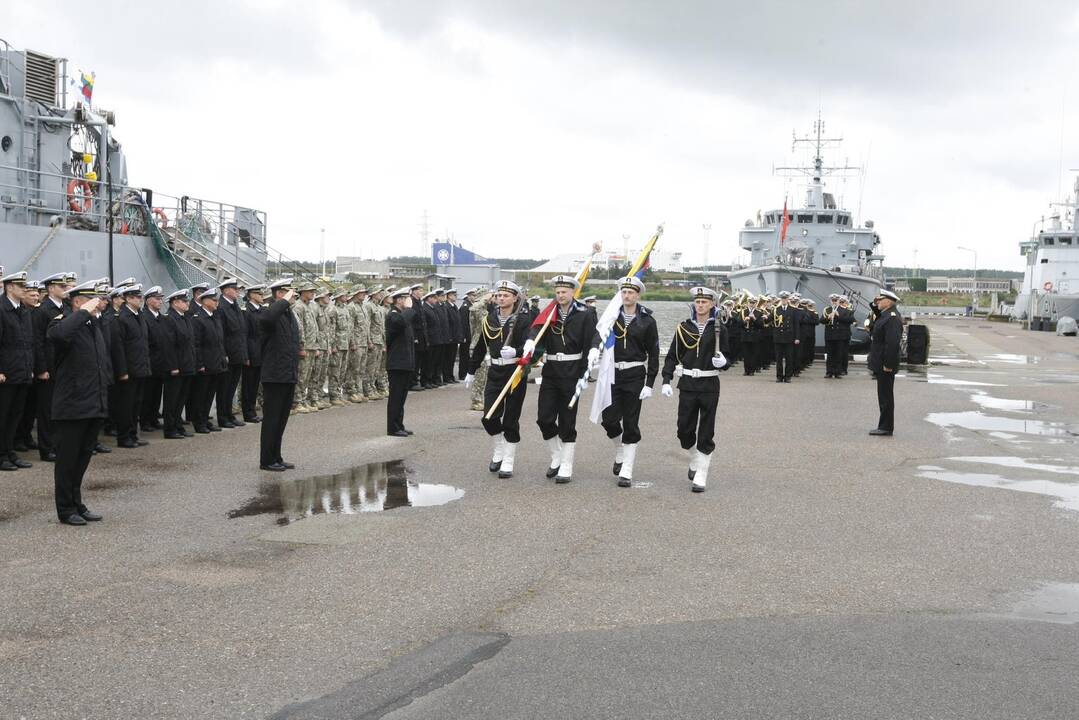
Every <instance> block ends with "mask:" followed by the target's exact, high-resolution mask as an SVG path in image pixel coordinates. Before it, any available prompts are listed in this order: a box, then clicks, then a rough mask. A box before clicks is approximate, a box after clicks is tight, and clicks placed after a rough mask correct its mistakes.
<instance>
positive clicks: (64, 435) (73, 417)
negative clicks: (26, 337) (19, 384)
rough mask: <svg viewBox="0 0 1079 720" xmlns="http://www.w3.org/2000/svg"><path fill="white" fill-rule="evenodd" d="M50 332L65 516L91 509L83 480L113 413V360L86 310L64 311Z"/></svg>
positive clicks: (57, 476)
mask: <svg viewBox="0 0 1079 720" xmlns="http://www.w3.org/2000/svg"><path fill="white" fill-rule="evenodd" d="M46 335H47V339H48V342H49V344H50V345H51V346H52V350H51V352H52V355H53V362H54V363H55V372H54V375H53V394H52V424H53V438H54V447H55V450H56V463H55V465H54V467H53V482H54V485H55V493H56V514H57V516H58V517H59V518H60V519H61V520H64V519H66V518H68V517H70V516H72V515H75V514H82V513H85V512H86V511H87V508H86V505H84V504H83V502H82V479H83V475H85V474H86V468H87V467H88V466H89V465H90V458H91V456H92V455H93V450H94V446H95V445H96V444H97V434H98V432H99V431H100V430H101V424H102V423H103V422H104V419H105V416H106V415H107V414H108V389H109V386H110V385H111V384H112V364H111V362H110V359H109V348H108V345H107V343H106V341H105V337H104V335H103V334H102V328H101V321H100V320H99V319H98V318H94V317H91V316H90V313H88V312H86V311H85V310H79V311H78V312H73V313H70V314H68V315H67V316H66V317H63V316H61V315H59V314H58V315H57V316H56V318H55V319H54V320H53V321H52V322H51V323H50V325H49V327H48V330H47V331H46Z"/></svg>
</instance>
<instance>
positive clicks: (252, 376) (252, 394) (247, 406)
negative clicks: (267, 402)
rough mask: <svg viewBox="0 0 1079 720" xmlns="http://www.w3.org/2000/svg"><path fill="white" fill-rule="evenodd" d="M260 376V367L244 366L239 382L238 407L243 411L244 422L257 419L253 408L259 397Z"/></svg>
mask: <svg viewBox="0 0 1079 720" xmlns="http://www.w3.org/2000/svg"><path fill="white" fill-rule="evenodd" d="M261 375H262V366H261V365H245V366H244V370H243V375H242V377H241V380H240V407H241V408H242V409H243V413H244V420H247V419H248V418H253V417H258V412H257V411H256V410H255V406H256V405H257V404H258V397H259V378H260V376H261Z"/></svg>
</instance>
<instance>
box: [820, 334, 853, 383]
mask: <svg viewBox="0 0 1079 720" xmlns="http://www.w3.org/2000/svg"><path fill="white" fill-rule="evenodd" d="M824 345H825V348H826V350H827V353H828V355H827V358H826V359H825V363H824V367H825V372H826V373H827V374H828V375H838V374H839V371H840V370H841V369H842V368H843V350H844V349H845V348H844V346H845V345H848V346H849V345H850V343H849V342H847V341H846V340H828V341H826V342H825V344H824Z"/></svg>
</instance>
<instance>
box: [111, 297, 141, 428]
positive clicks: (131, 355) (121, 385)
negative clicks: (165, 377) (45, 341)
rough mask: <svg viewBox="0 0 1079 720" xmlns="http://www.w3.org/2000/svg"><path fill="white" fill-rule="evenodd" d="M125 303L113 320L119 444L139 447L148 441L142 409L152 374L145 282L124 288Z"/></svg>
mask: <svg viewBox="0 0 1079 720" xmlns="http://www.w3.org/2000/svg"><path fill="white" fill-rule="evenodd" d="M120 296H121V297H122V298H123V300H124V304H123V305H121V306H120V309H119V311H118V312H117V313H116V319H115V320H113V327H114V331H113V344H112V348H111V350H112V371H113V374H114V376H115V378H116V389H115V391H114V393H113V396H114V397H115V399H116V408H115V409H114V413H113V417H114V418H115V421H116V445H117V447H122V448H136V447H141V446H143V445H146V444H147V442H146V441H145V440H140V439H139V412H140V411H141V407H142V394H143V389H144V385H145V381H146V378H148V377H149V376H150V340H149V333H148V331H147V326H146V314H145V311H144V310H143V308H142V285H140V284H138V283H136V284H134V285H127V286H124V287H123V288H121V292H120Z"/></svg>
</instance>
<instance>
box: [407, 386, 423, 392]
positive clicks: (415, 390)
mask: <svg viewBox="0 0 1079 720" xmlns="http://www.w3.org/2000/svg"><path fill="white" fill-rule="evenodd" d="M424 390H426V388H425V387H424V386H423V385H413V386H412V387H410V388H409V389H408V391H409V392H422V391H424Z"/></svg>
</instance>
